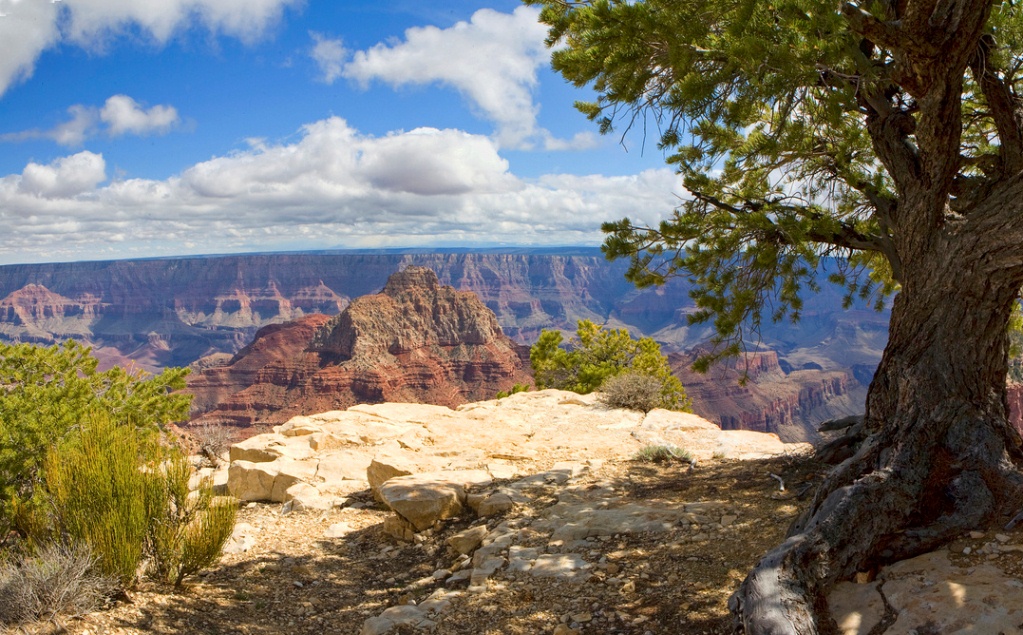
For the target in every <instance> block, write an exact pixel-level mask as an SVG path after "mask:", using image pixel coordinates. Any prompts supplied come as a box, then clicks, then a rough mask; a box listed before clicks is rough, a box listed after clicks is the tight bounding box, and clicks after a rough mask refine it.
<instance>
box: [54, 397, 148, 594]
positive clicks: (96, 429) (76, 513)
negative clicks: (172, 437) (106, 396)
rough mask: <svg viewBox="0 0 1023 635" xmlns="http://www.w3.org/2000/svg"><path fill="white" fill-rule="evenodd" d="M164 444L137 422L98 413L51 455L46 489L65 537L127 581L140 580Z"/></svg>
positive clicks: (105, 571)
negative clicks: (153, 465)
mask: <svg viewBox="0 0 1023 635" xmlns="http://www.w3.org/2000/svg"><path fill="white" fill-rule="evenodd" d="M159 451H160V447H159V444H158V443H157V441H156V440H155V439H154V438H151V437H145V436H143V435H140V434H139V431H138V430H137V428H136V427H135V426H133V425H122V424H118V423H115V422H114V421H112V420H111V419H110V417H109V415H107V414H105V413H93V414H92V416H90V417H89V418H88V419H87V420H86V421H85V422H83V423H82V425H81V428H80V431H79V433H78V434H77V435H75V436H74V437H73V438H71V439H68V440H66V441H65V442H64V443H62V444H61V445H60V446H57V447H56V448H54V449H53V450H51V451H50V453H49V454H48V456H47V460H46V464H45V472H44V476H45V489H46V493H47V495H48V499H49V503H50V507H51V508H52V510H53V527H52V529H53V530H54V531H56V532H58V535H59V536H60V537H62V538H66V539H67V540H70V541H71V542H72V543H74V544H83V545H87V546H88V547H89V549H90V550H91V551H92V553H93V554H94V555H95V557H96V567H97V569H99V570H100V571H101V572H102V573H103V574H105V575H108V576H111V577H113V578H116V579H117V580H118V581H119V582H120V583H121V585H123V586H125V587H127V586H131V584H132V583H133V582H134V580H135V576H136V573H137V571H138V568H139V564H140V563H141V561H142V557H143V555H144V550H145V544H146V540H147V535H148V533H149V526H150V522H151V517H150V512H149V506H150V503H149V501H150V500H151V499H152V497H153V493H152V492H153V491H154V490H155V489H156V488H157V481H158V478H157V475H156V474H154V473H153V471H152V469H150V470H149V471H146V470H143V469H141V468H142V467H143V466H144V465H145V464H146V463H153V462H154V461H156V460H157V459H158V457H159Z"/></svg>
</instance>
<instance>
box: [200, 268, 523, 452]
mask: <svg viewBox="0 0 1023 635" xmlns="http://www.w3.org/2000/svg"><path fill="white" fill-rule="evenodd" d="M528 358H529V350H528V348H527V347H525V346H522V345H520V344H517V343H515V342H514V341H513V340H511V339H510V338H508V337H507V336H505V335H504V334H503V333H502V332H501V327H500V326H499V325H498V323H497V319H496V317H495V316H494V314H493V312H492V311H490V310H489V309H487V307H486V306H484V305H483V303H482V302H480V300H479V298H478V297H477V296H476V295H475V294H473V293H471V292H465V291H457V290H455V289H453V288H452V287H449V286H442V285H440V284H439V282H438V280H437V276H436V274H435V273H434V272H433V271H431V270H430V269H426V268H424V267H415V266H411V267H408V268H406V269H404V270H402V271H400V272H398V273H395V274H394V275H392V276H391V277H390V279H388V281H387V284H386V285H385V286H384V289H383V291H382V292H380V293H378V294H372V295H366V296H362V297H360V298H357V299H355V300H354V301H352V303H351V304H350V305H349V306H348V307H347V308H345V310H344V311H343V312H341V314H339V315H337V316H335V317H333V318H327V317H326V316H323V315H314V316H308V317H305V318H301V319H299V320H297V321H293V322H289V323H286V324H283V325H273V326H268V327H264V328H263V329H261V330H260V331H259V332H258V333H257V334H256V338H255V340H254V341H253V342H252V344H250V345H249V346H247V347H245V348H244V349H242V351H240V352H239V353H238V354H237V355H236V356H235V357H234V358H233V359H231V360H229V361H228V362H227V363H226V364H224V365H223V366H211V367H209V368H206V369H204V370H202V371H201V372H200V373H197V374H195V375H193V376H192V377H190V378H189V391H190V392H191V393H192V394H193V395H195V400H194V404H193V405H194V407H195V408H196V409H197V410H196V415H197V417H196V419H195V420H194V421H193V424H203V423H214V424H220V425H224V424H226V425H231V426H236V427H240V428H245V429H246V430H245V432H243V435H247V434H252V433H254V432H256V431H258V430H255V429H253V426H257V425H267V424H273V423H283V422H285V421H287V420H288V419H290V418H291V417H293V416H295V415H298V414H304V413H313V412H325V411H330V410H344V409H346V408H349V407H351V406H354V405H356V404H359V403H381V402H412V403H431V404H437V405H442V406H449V407H452V408H453V407H455V406H458V405H461V404H463V403H467V402H470V401H480V400H485V399H492V398H493V397H494V395H496V394H497V393H498V392H499V391H502V390H503V391H508V390H510V389H511V388H512V386H514V385H515V384H518V383H526V384H528V383H530V381H531V377H530V375H529V373H528V371H527V368H528Z"/></svg>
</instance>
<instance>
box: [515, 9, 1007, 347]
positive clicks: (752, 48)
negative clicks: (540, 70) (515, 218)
mask: <svg viewBox="0 0 1023 635" xmlns="http://www.w3.org/2000/svg"><path fill="white" fill-rule="evenodd" d="M527 1H528V2H529V3H530V4H540V5H542V6H543V11H542V14H541V20H543V21H544V22H546V23H547V24H549V25H550V36H549V40H548V43H549V44H550V45H552V46H555V47H557V48H556V50H555V51H554V53H553V66H554V68H555V69H556V70H558V71H559V72H561V73H562V74H563V75H564V76H565V77H566V78H567V79H568V80H570V81H571V82H573V83H574V84H575V85H577V86H592V87H593V88H594V89H595V90H596V92H597V98H596V100H595V101H593V102H590V103H580V104H577V106H578V107H579V108H580V110H582V111H583V112H584V113H586V115H587V116H588V117H590V118H591V119H593V120H595V121H597V122H598V123H599V125H600V128H601V130H602V131H603V132H605V133H609V132H612V131H615V130H619V129H621V128H625V129H626V130H628V129H629V128H632V127H635V126H637V125H642V126H644V129H645V126H646V125H647V122H648V121H649V122H652V123H653V124H655V125H656V128H657V137H658V142H659V144H660V147H661V148H663V149H664V150H665V151H666V152H668V153H669V157H668V162H669V163H670V164H672V165H674V166H675V167H677V169H678V170H679V172H680V173H681V175H682V176H683V177H684V183H685V186H686V189H687V190H688V194H689V198H688V200H686V201H685V202H684V203H683V204H682V205H681V206H680V207H679V208H678V209H677V210H676V211H675V212H674V214H673V215H672V216H671V217H670V218H668V219H666V220H664V221H663V222H662V223H661V224H660V225H659V226H658V227H641V226H637V225H636V224H634V223H633V222H632V221H630V220H629V219H623V220H620V221H615V222H608V223H606V224H605V225H604V230H605V232H607V233H608V238H607V241H606V243H605V247H604V249H605V252H606V253H607V254H608V256H610V257H621V256H627V257H631V258H632V267H631V268H630V270H629V277H630V279H632V280H633V281H635V282H636V283H638V284H640V285H648V284H654V283H659V282H662V281H663V280H664V278H665V277H666V276H670V275H673V274H681V275H686V276H690V277H692V278H693V279H694V281H695V282H696V283H697V284H696V288H695V290H694V299H695V300H696V303H697V305H698V307H699V309H700V311H699V312H698V313H696V314H695V315H694V319H696V320H707V319H713V320H714V322H715V326H716V327H717V330H718V332H719V333H721V334H722V335H723V336H725V337H726V338H727V337H728V336H731V335H733V334H735V333H736V331H737V329H738V328H739V327H740V326H742V325H743V324H744V323H746V324H747V325H750V326H753V327H754V328H755V327H756V326H757V325H758V324H759V323H760V322H761V320H762V319H764V318H765V317H769V318H771V319H781V318H783V317H786V316H788V317H793V318H798V317H799V314H800V310H801V308H802V301H801V299H800V293H801V292H802V291H806V290H813V289H815V288H817V285H818V284H819V281H818V280H817V276H816V265H817V264H818V262H819V259H820V258H821V257H823V256H829V255H838V256H842V257H844V258H847V259H849V263H850V267H849V271H848V272H845V273H846V274H848V275H844V274H843V273H840V274H836V275H834V276H832V278H833V281H834V282H839V283H842V284H845V285H846V286H847V288H848V292H849V298H850V299H851V298H853V297H856V296H859V297H863V298H873V299H874V300H877V297H878V296H877V295H876V294H877V293H878V292H885V291H891V290H892V289H893V288H894V285H896V284H898V283H901V282H902V281H903V278H904V271H903V270H904V267H905V263H906V258H905V257H904V255H903V253H901V252H902V249H900V247H901V245H899V238H900V236H902V235H904V234H905V231H904V227H905V226H906V225H907V224H912V223H920V222H924V223H930V224H934V225H939V226H943V227H947V229H948V231H960V230H961V229H962V227H963V226H964V225H969V224H970V222H971V220H970V219H969V218H968V216H969V211H970V210H971V209H976V208H977V205H978V203H980V202H981V201H982V200H983V199H984V197H985V196H988V195H990V194H991V193H992V190H993V189H995V188H997V187H998V186H999V184H1004V183H1006V182H1007V180H1008V179H1010V178H1011V177H1013V176H1014V175H1015V174H1016V173H1017V172H1018V171H1019V169H1020V167H1021V166H1023V132H1021V130H1023V129H1021V125H1020V114H1019V111H1018V109H1017V108H1016V95H1015V90H1016V86H1017V84H1018V82H1019V81H1020V73H1021V70H1020V69H1021V67H1023V63H1021V62H1023V58H1021V56H1020V51H1021V49H1023V47H1021V46H1020V44H1021V38H1023V20H1021V19H1020V9H1019V7H1018V5H1014V4H1012V3H997V2H995V3H992V2H984V3H980V2H973V3H966V2H938V3H935V2H906V1H904V0H903V1H901V2H873V3H851V2H849V3H844V4H842V3H835V2H821V1H819V0H779V1H776V2H760V1H757V0H728V1H725V0H692V1H685V2H682V1H679V0H645V1H643V2H633V1H631V0H595V1H593V2H564V1H561V0H527ZM967 6H970V7H972V8H969V9H967V8H966V7H967ZM950 38H957V39H962V38H965V39H967V40H969V41H972V42H977V45H976V46H973V47H966V48H963V47H949V46H948V42H949V41H950ZM953 53H954V55H956V56H957V59H954V60H949V65H950V66H951V67H953V68H954V69H955V70H954V71H953V73H952V74H950V75H948V76H947V77H946V76H940V75H938V74H937V72H938V71H937V70H936V69H934V68H932V66H933V64H932V63H931V62H932V61H933V59H934V58H935V57H941V56H944V55H951V54H953ZM924 101H928V102H935V103H929V104H927V108H929V109H934V108H937V109H939V110H940V115H939V116H937V117H934V118H931V117H926V116H921V114H922V112H921V109H922V108H923V107H924V104H923V102H924ZM644 132H645V130H644ZM921 188H926V189H927V192H926V193H925V192H921V191H920V190H921ZM918 193H919V194H921V195H927V196H928V197H931V198H934V199H937V200H940V201H941V202H942V204H941V205H939V206H937V207H935V206H933V205H932V206H930V207H931V209H930V210H929V217H927V218H919V217H914V216H913V215H912V214H911V213H910V211H911V210H910V208H911V207H912V206H907V205H905V204H904V202H905V197H907V196H915V195H916V194H918ZM976 222H979V220H978V221H976ZM864 265H867V266H868V269H867V271H869V272H870V273H872V274H873V275H870V273H868V275H858V274H863V273H864V272H865V271H864V269H863V266H864ZM730 352H734V348H733V349H732V350H731V351H730Z"/></svg>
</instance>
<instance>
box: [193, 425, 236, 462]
mask: <svg viewBox="0 0 1023 635" xmlns="http://www.w3.org/2000/svg"><path fill="white" fill-rule="evenodd" d="M192 436H193V437H194V438H195V441H196V443H197V444H198V446H199V447H198V450H199V454H201V455H202V456H203V457H205V459H206V460H207V461H209V463H210V465H212V466H213V467H217V466H219V465H220V456H221V455H222V454H223V453H224V450H226V449H227V448H228V446H229V445H230V444H231V443H230V442H231V433H230V432H229V431H228V430H227V428H225V427H224V426H220V425H216V424H213V423H204V424H202V425H200V426H197V427H195V428H192Z"/></svg>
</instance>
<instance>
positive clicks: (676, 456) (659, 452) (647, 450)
mask: <svg viewBox="0 0 1023 635" xmlns="http://www.w3.org/2000/svg"><path fill="white" fill-rule="evenodd" d="M633 458H634V459H635V460H636V461H642V462H644V463H673V462H676V461H677V462H679V463H690V462H692V460H693V455H692V454H690V453H689V451H688V450H685V449H683V448H680V447H678V446H676V445H670V444H664V445H647V446H644V447H642V448H640V449H639V451H638V452H636V456H634V457H633Z"/></svg>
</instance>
